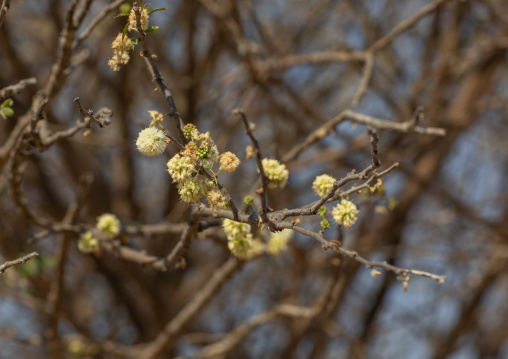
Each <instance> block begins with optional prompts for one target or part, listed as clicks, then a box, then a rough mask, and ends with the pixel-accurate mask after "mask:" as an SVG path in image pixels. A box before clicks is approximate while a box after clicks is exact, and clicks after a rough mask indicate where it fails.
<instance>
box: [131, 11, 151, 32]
mask: <svg viewBox="0 0 508 359" xmlns="http://www.w3.org/2000/svg"><path fill="white" fill-rule="evenodd" d="M139 15H140V16H139V21H140V22H141V28H142V29H143V30H146V29H147V28H148V10H147V9H146V8H142V9H140V14H139ZM129 30H134V31H138V26H137V23H136V13H135V12H134V8H132V9H131V12H130V13H129Z"/></svg>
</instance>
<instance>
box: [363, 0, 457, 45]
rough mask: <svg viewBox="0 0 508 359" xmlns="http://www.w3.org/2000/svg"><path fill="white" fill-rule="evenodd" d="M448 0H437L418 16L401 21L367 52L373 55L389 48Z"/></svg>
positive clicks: (419, 12) (418, 13)
mask: <svg viewBox="0 0 508 359" xmlns="http://www.w3.org/2000/svg"><path fill="white" fill-rule="evenodd" d="M447 1H448V0H435V1H434V2H433V3H432V4H429V5H428V6H427V7H424V8H423V9H421V10H420V11H418V12H417V13H416V14H414V15H413V16H411V17H410V18H409V19H406V20H403V21H401V22H400V23H399V24H397V26H395V27H394V28H393V29H392V31H390V32H389V33H388V34H386V35H385V36H383V37H382V38H380V39H378V40H377V41H376V42H375V43H374V44H372V45H371V46H370V47H369V48H368V50H367V52H370V53H372V54H374V53H376V52H378V51H379V50H381V49H382V48H384V47H385V46H387V45H388V44H389V43H390V42H392V41H393V40H394V39H395V38H396V37H397V36H399V35H400V34H401V33H403V32H404V31H406V30H407V29H408V28H410V27H411V26H413V25H414V24H416V23H417V22H418V20H420V19H421V18H422V17H424V16H425V15H428V14H430V13H431V12H433V11H434V10H436V9H437V8H438V7H439V6H441V5H443V4H444V3H445V2H447Z"/></svg>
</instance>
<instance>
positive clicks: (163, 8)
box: [148, 7, 166, 16]
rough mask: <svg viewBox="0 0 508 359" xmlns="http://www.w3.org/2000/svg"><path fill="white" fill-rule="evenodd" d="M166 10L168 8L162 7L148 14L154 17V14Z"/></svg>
mask: <svg viewBox="0 0 508 359" xmlns="http://www.w3.org/2000/svg"><path fill="white" fill-rule="evenodd" d="M164 10H166V8H165V7H160V8H157V9H153V10H150V11H149V12H148V16H150V15H152V14H153V13H154V12H156V11H164Z"/></svg>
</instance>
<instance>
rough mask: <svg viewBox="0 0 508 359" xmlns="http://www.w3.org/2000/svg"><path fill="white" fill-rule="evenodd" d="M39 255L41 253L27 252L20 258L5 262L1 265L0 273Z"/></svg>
mask: <svg viewBox="0 0 508 359" xmlns="http://www.w3.org/2000/svg"><path fill="white" fill-rule="evenodd" d="M38 255H39V253H37V252H32V253H29V254H27V255H26V256H23V257H20V258H18V259H15V260H13V261H8V262H5V263H4V264H2V265H0V274H1V273H3V272H5V270H6V269H7V268H10V267H14V266H17V265H20V264H25V263H26V261H28V260H30V259H32V258H33V257H37V256H38Z"/></svg>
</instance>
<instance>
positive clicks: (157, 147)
mask: <svg viewBox="0 0 508 359" xmlns="http://www.w3.org/2000/svg"><path fill="white" fill-rule="evenodd" d="M168 142H169V141H168V139H167V138H166V135H165V134H164V132H163V131H161V130H159V129H158V128H155V127H148V128H145V129H144V130H142V131H141V132H140V133H139V135H138V139H137V140H136V147H137V148H138V150H139V152H141V153H142V154H144V155H145V156H157V155H160V154H161V153H162V152H164V150H165V149H166V146H167V144H168Z"/></svg>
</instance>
